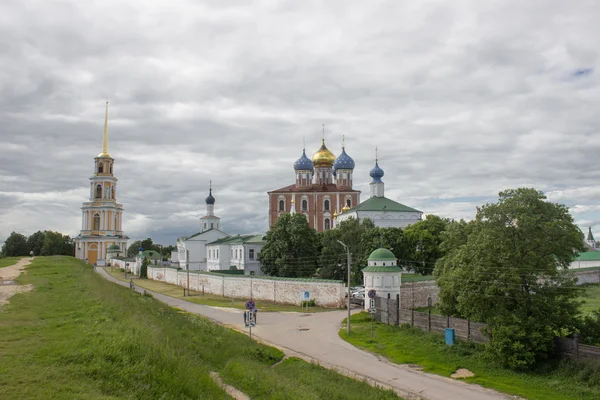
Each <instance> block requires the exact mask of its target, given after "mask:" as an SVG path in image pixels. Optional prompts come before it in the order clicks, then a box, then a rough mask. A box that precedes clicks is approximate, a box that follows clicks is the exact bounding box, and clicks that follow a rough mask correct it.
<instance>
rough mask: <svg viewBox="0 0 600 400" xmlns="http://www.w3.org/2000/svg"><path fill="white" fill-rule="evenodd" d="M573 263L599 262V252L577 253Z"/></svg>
mask: <svg viewBox="0 0 600 400" xmlns="http://www.w3.org/2000/svg"><path fill="white" fill-rule="evenodd" d="M575 261H600V251H586V252H584V253H579V256H577V257H576V258H575Z"/></svg>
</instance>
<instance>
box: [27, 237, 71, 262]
mask: <svg viewBox="0 0 600 400" xmlns="http://www.w3.org/2000/svg"><path fill="white" fill-rule="evenodd" d="M45 237H46V232H42V231H37V232H36V233H34V234H32V235H31V236H29V237H28V238H27V247H28V248H29V250H30V251H33V255H34V256H39V255H40V254H41V253H42V247H43V246H44V238H45ZM71 255H72V254H71Z"/></svg>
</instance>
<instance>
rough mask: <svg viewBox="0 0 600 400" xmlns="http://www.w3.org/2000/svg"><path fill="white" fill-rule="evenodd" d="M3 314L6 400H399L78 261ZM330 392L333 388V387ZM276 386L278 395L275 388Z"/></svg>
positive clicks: (56, 266)
mask: <svg viewBox="0 0 600 400" xmlns="http://www.w3.org/2000/svg"><path fill="white" fill-rule="evenodd" d="M18 281H19V282H20V283H31V284H33V285H34V286H35V289H34V291H33V292H29V293H23V294H18V295H16V296H14V297H12V298H11V300H10V303H9V304H7V305H5V306H3V307H2V308H0V393H2V395H1V396H0V397H1V398H2V399H3V400H9V399H19V400H21V399H75V398H85V399H120V398H129V399H132V398H137V399H159V398H160V399H228V398H230V397H229V396H228V395H227V394H225V392H224V391H223V390H222V389H221V388H219V387H218V386H217V385H216V384H215V383H213V381H212V380H211V379H210V378H209V371H217V372H219V373H220V374H221V376H222V378H223V380H224V381H225V382H226V383H228V384H230V385H233V386H235V387H237V388H239V389H240V390H243V391H245V392H246V393H247V394H248V395H250V396H251V397H252V398H253V399H322V398H331V399H343V398H344V399H345V398H354V399H364V398H376V399H391V398H396V397H395V396H394V395H393V394H392V393H390V392H384V391H382V390H379V389H375V388H373V387H370V386H369V385H367V384H366V383H364V382H359V381H355V380H352V379H350V378H346V377H344V376H342V375H339V374H337V373H335V372H333V371H329V370H326V369H324V368H322V367H319V366H317V365H313V364H308V363H305V362H303V361H300V360H296V359H286V360H284V361H283V362H282V363H280V364H278V365H277V366H273V365H274V363H276V362H278V361H280V360H281V359H282V353H281V352H280V351H279V350H277V349H274V348H272V347H268V346H264V345H260V344H258V343H256V342H254V341H252V340H250V339H249V338H248V337H247V336H246V335H243V334H241V333H238V332H235V331H233V330H230V329H227V328H224V327H221V326H219V325H216V324H214V323H212V322H210V321H208V320H207V319H205V318H202V317H199V316H195V315H190V314H187V313H183V312H181V311H177V310H175V309H172V308H170V307H167V306H165V305H163V304H162V303H160V302H158V301H157V300H154V299H153V298H152V297H149V296H142V295H140V294H138V293H134V292H132V291H131V290H129V289H128V288H124V287H121V286H118V285H115V284H114V283H111V282H108V281H106V280H105V279H103V278H102V277H100V276H99V275H98V274H96V273H94V272H93V271H92V268H91V267H90V266H88V265H86V264H85V263H84V262H81V261H78V260H75V259H74V258H72V257H38V258H36V259H35V260H34V261H33V263H32V264H31V265H30V266H28V267H27V274H23V275H21V276H20V277H19V278H18ZM324 380H325V381H327V383H328V384H326V385H325V384H323V383H322V382H323V381H324ZM267 384H268V386H267Z"/></svg>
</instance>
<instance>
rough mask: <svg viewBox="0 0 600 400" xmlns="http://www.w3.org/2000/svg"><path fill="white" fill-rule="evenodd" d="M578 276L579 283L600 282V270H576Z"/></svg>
mask: <svg viewBox="0 0 600 400" xmlns="http://www.w3.org/2000/svg"><path fill="white" fill-rule="evenodd" d="M575 276H576V277H577V284H578V285H583V284H585V283H600V270H595V271H575Z"/></svg>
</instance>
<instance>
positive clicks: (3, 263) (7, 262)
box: [0, 257, 23, 268]
mask: <svg viewBox="0 0 600 400" xmlns="http://www.w3.org/2000/svg"><path fill="white" fill-rule="evenodd" d="M21 258H23V257H4V258H0V268H3V267H9V266H11V265H13V264H16V263H18V262H19V260H20V259H21Z"/></svg>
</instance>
